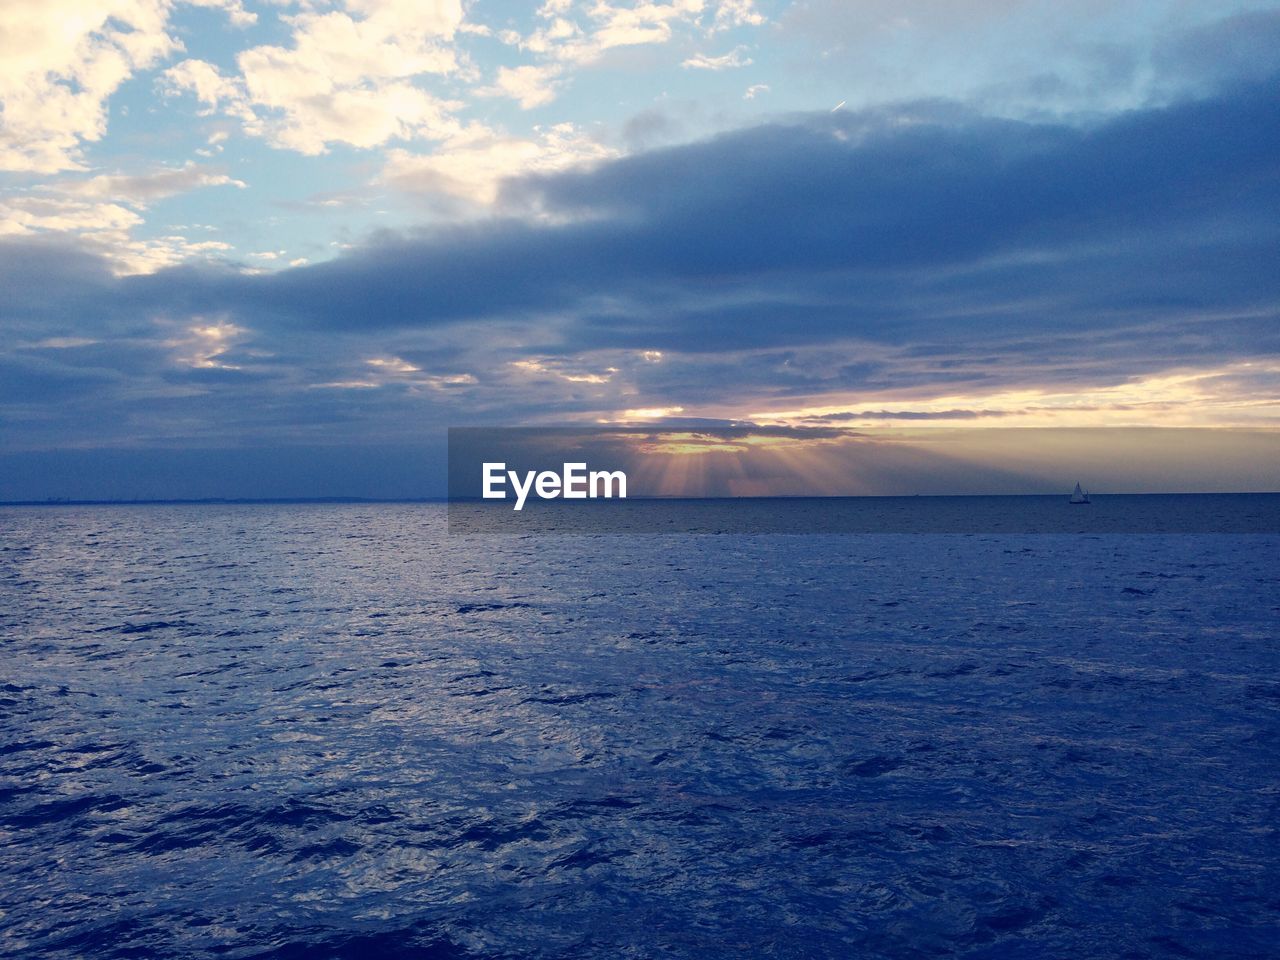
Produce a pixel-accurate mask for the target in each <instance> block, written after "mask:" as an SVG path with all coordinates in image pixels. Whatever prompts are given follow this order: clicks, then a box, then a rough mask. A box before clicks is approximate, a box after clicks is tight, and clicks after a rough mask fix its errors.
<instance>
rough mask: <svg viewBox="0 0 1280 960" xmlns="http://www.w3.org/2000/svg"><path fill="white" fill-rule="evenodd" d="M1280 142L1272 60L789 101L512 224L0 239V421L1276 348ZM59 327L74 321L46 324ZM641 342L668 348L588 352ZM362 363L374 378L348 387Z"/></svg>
mask: <svg viewBox="0 0 1280 960" xmlns="http://www.w3.org/2000/svg"><path fill="white" fill-rule="evenodd" d="M1269 22H1270V21H1268V23H1269ZM1246 26H1247V24H1246V25H1245V26H1239V25H1237V26H1235V27H1232V28H1231V30H1234V31H1236V32H1235V33H1231V36H1232V37H1237V39H1238V34H1239V33H1240V32H1241V31H1244V30H1245V28H1246ZM1221 29H1222V30H1223V31H1227V32H1228V33H1230V32H1231V31H1230V30H1228V28H1227V27H1225V26H1224V27H1222V28H1221ZM1221 42H1222V43H1226V42H1228V40H1225V39H1224V40H1221ZM1230 42H1235V41H1234V40H1232V41H1230ZM1163 55H1164V56H1166V57H1167V58H1169V61H1170V62H1171V63H1172V62H1187V63H1189V64H1190V63H1192V61H1193V60H1194V56H1193V53H1191V52H1188V51H1186V50H1183V51H1177V50H1172V49H1171V50H1170V51H1168V52H1166V53H1165V54H1163ZM1258 56H1259V57H1261V56H1263V54H1261V53H1259V54H1258ZM1179 58H1180V59H1179ZM1278 157H1280V83H1276V82H1275V78H1274V76H1273V77H1272V78H1271V79H1269V80H1267V81H1265V82H1260V83H1255V84H1252V85H1242V86H1237V87H1234V88H1232V89H1229V90H1227V91H1225V92H1221V93H1219V94H1218V95H1216V96H1214V97H1212V98H1206V99H1202V100H1198V101H1195V102H1184V103H1179V104H1175V105H1172V106H1168V107H1162V108H1153V109H1146V110H1136V111H1133V112H1130V113H1127V114H1122V115H1120V116H1117V117H1115V118H1112V119H1110V120H1108V121H1106V122H1104V123H1099V124H1096V125H1092V126H1069V125H1062V124H1036V123H1029V122H1015V121H1010V120H996V119H991V118H987V117H982V116H979V115H976V114H974V113H972V112H969V111H967V110H965V109H962V108H960V107H957V106H954V105H945V104H917V105H913V106H905V107H900V108H894V109H887V108H886V109H882V110H876V111H869V112H861V113H846V112H841V113H836V114H825V113H824V114H821V115H804V116H796V117H791V118H788V119H785V120H779V121H778V122H775V123H772V124H768V125H764V126H759V127H753V128H750V129H746V130H741V131H738V132H735V133H731V134H726V135H723V136H720V137H717V138H714V139H712V140H708V141H705V142H702V143H695V144H689V145H685V146H681V147H674V148H668V149H663V150H655V151H651V152H648V153H644V154H640V155H636V156H632V157H628V158H624V159H621V160H617V161H614V162H610V163H607V164H603V165H600V166H598V167H596V168H594V169H591V170H580V171H573V172H566V173H559V174H552V175H546V176H537V177H527V178H524V179H521V180H517V181H513V182H510V183H508V184H507V187H506V191H505V194H504V201H503V202H504V204H505V209H506V210H507V211H508V214H509V215H508V216H506V217H505V218H502V219H492V220H485V221H480V222H475V223H471V224H467V225H460V226H453V227H449V228H441V229H436V230H432V231H427V232H420V233H417V234H412V235H403V234H383V235H379V236H376V237H374V238H372V239H371V240H370V241H369V242H368V243H366V244H365V245H364V246H362V247H361V248H359V249H356V250H354V251H351V252H350V253H348V254H346V255H344V256H342V257H340V258H338V259H336V260H334V261H331V262H328V263H324V264H319V265H315V266H309V267H301V268H296V269H291V270H286V271H282V272H280V273H275V274H251V273H246V272H241V271H238V270H236V269H233V268H231V267H226V266H223V267H217V266H184V267H178V268H172V269H168V270H163V271H160V272H158V273H155V274H152V275H149V276H137V277H128V278H114V277H112V276H111V274H110V272H109V270H108V269H107V267H106V264H105V263H104V261H102V260H101V259H99V258H98V257H95V256H93V255H92V254H89V253H86V252H84V251H82V250H81V251H77V250H74V249H68V248H66V247H62V246H58V245H55V244H53V243H48V242H46V243H32V242H29V241H26V240H13V239H11V240H9V241H7V242H6V243H4V244H0V322H2V323H3V325H4V333H5V340H4V343H3V344H0V362H2V363H3V370H0V377H2V378H3V379H4V387H5V389H4V394H3V397H2V398H0V402H2V403H3V404H5V406H4V407H2V408H0V416H2V417H3V419H4V424H3V428H4V430H5V432H6V434H7V435H8V436H9V437H10V441H9V442H10V443H11V444H13V445H14V447H15V448H16V447H17V446H19V445H22V444H32V445H38V446H46V447H56V446H58V445H59V443H60V442H62V441H70V440H72V439H74V440H75V442H77V443H92V442H95V441H98V440H102V439H103V438H104V437H106V436H111V437H112V438H114V439H116V440H120V441H124V440H130V439H132V440H134V441H137V442H151V441H153V440H156V439H157V438H163V439H164V440H165V442H186V441H185V440H183V438H188V439H189V438H191V437H201V438H207V439H209V440H210V442H212V441H215V440H216V441H217V442H219V443H222V442H226V443H233V442H237V441H238V440H240V439H243V438H245V437H256V438H259V439H262V438H268V439H272V440H279V441H280V442H298V441H299V438H323V439H324V440H325V441H326V442H328V441H330V440H334V441H335V442H337V441H342V442H347V441H351V440H363V439H369V438H378V439H387V438H388V437H399V436H401V435H402V434H404V433H408V432H410V431H413V430H416V431H419V432H421V431H422V430H426V429H429V428H431V427H432V426H434V427H436V428H438V427H439V426H441V425H442V424H443V423H444V422H446V421H447V420H448V419H449V416H450V415H449V414H447V413H442V412H440V410H441V409H443V405H447V404H449V403H452V402H455V401H454V399H453V398H454V396H456V395H457V396H462V397H464V398H465V407H466V410H467V411H468V413H469V415H472V416H475V417H477V418H479V419H485V418H488V419H487V422H503V421H505V422H511V421H513V420H519V419H521V418H523V417H526V416H529V415H544V416H546V415H554V414H566V413H572V412H590V411H594V410H600V409H602V403H603V404H605V405H606V406H605V407H603V409H607V408H609V406H608V405H611V406H612V409H615V410H621V409H623V408H640V407H668V406H679V405H685V406H686V407H687V408H689V409H691V410H692V409H693V408H694V407H695V406H696V405H698V404H714V403H717V402H723V401H725V400H726V399H734V398H736V397H739V396H743V395H746V394H751V395H754V396H761V395H768V396H772V397H783V396H803V395H816V394H818V393H820V392H822V391H824V390H857V389H890V388H893V389H901V388H919V389H920V390H925V389H928V388H929V387H930V386H932V387H934V388H943V387H944V385H952V384H954V385H957V387H960V386H969V387H972V386H974V385H982V386H984V387H990V388H992V389H998V388H1000V387H1002V386H1009V385H1020V386H1028V385H1029V386H1037V385H1046V384H1073V383H1075V384H1098V383H1119V382H1123V381H1125V380H1127V379H1132V378H1134V377H1138V376H1142V375H1145V374H1150V373H1153V372H1159V371H1161V370H1166V369H1170V368H1174V367H1177V366H1179V365H1186V364H1191V363H1195V364H1213V363H1220V362H1226V361H1231V360H1239V359H1247V358H1250V357H1258V356H1275V355H1277V354H1280V324H1278V323H1277V322H1276V321H1277V319H1280V316H1278V314H1280V271H1278V270H1276V253H1277V250H1278V249H1280V161H1278V159H1277V158H1278ZM197 317H198V318H203V319H201V320H200V321H199V322H201V323H209V322H213V321H218V322H222V321H224V320H225V322H227V323H228V324H232V325H234V326H235V327H236V328H237V330H238V331H240V332H238V333H237V334H236V335H235V336H233V337H230V338H228V343H227V344H226V345H225V351H224V352H223V353H220V354H219V355H218V356H217V359H216V362H214V363H211V364H206V365H204V366H201V365H200V364H198V363H197V364H194V365H192V364H191V363H190V362H189V361H190V358H191V356H195V354H193V353H192V350H194V349H195V348H194V347H189V346H183V337H185V336H189V331H188V332H184V331H186V328H187V327H189V326H190V325H191V324H192V323H195V322H197V321H196V320H195V319H194V318H197ZM59 338H62V339H68V338H70V339H75V338H83V339H87V340H94V341H97V342H96V343H95V344H92V345H87V346H84V347H77V348H72V349H46V348H44V347H41V346H39V345H40V344H42V343H45V342H46V341H49V340H50V339H59ZM644 350H661V351H663V352H664V354H665V357H664V359H663V360H662V362H661V363H652V364H646V363H642V362H640V361H638V360H637V361H634V362H630V361H628V360H626V359H621V358H619V357H616V356H614V355H613V354H610V351H613V352H614V353H615V354H618V353H624V352H626V351H633V352H634V351H644ZM532 355H537V356H541V357H543V358H548V359H546V360H545V361H544V362H543V367H544V369H545V371H547V372H545V373H544V374H542V375H541V376H540V377H539V378H537V379H536V381H535V379H534V378H529V379H527V380H520V379H519V377H518V376H517V375H516V374H513V373H512V368H511V366H510V363H511V361H513V360H517V359H521V358H525V357H529V356H532ZM377 356H393V357H399V358H401V359H402V360H404V361H406V362H407V363H408V364H410V365H411V366H413V367H416V368H419V369H420V370H421V371H422V374H421V377H420V378H418V379H416V380H415V379H414V378H413V377H412V376H409V375H406V376H405V377H403V378H401V379H396V378H395V377H394V376H393V375H391V374H386V373H383V372H379V371H378V370H374V369H372V368H370V367H368V366H367V365H366V364H367V363H368V359H369V358H370V357H377ZM633 356H634V354H633ZM184 357H186V358H187V360H188V363H187V365H186V366H185V367H184V365H183V359H184ZM557 357H559V358H564V364H563V365H561V366H556V364H555V363H553V362H552V360H553V359H554V358H557ZM628 364H630V365H628ZM615 367H616V368H619V370H620V372H616V373H615V374H611V376H614V380H612V381H609V382H610V384H622V383H623V381H625V383H626V384H628V385H630V386H632V387H634V390H632V392H631V393H624V392H623V391H622V390H621V388H620V387H619V389H618V391H617V392H616V393H615V394H612V395H609V396H608V397H607V398H606V399H605V400H603V401H602V400H601V399H600V397H601V395H602V394H601V391H602V390H607V389H609V387H599V388H597V387H596V386H594V385H591V384H589V383H584V382H582V381H581V380H578V381H573V380H571V378H570V377H568V376H564V375H563V374H564V371H566V370H567V371H570V372H571V373H572V374H573V375H575V376H577V375H579V374H580V373H582V372H587V373H590V372H591V371H606V370H610V369H613V368H615ZM450 375H452V376H455V377H456V376H461V375H468V376H472V375H473V376H474V381H472V380H466V381H465V382H457V381H448V380H447V379H446V378H447V377H448V376H450ZM432 376H436V377H438V378H440V382H439V383H436V384H435V385H433V384H432V381H431V380H430V378H431V377H432ZM379 377H381V378H382V379H381V380H378V378H379ZM367 378H373V379H374V380H378V382H379V383H380V385H379V386H376V387H374V388H370V389H344V388H342V386H341V385H342V384H343V383H349V382H352V381H360V380H364V379H367ZM604 379H606V380H608V378H607V377H606V378H604ZM916 395H922V394H916ZM875 402H876V403H879V402H880V401H875ZM890 402H893V403H895V404H896V403H898V402H899V401H896V400H895V401H890ZM902 402H904V403H909V401H902ZM453 409H455V410H456V409H460V408H453ZM871 409H873V410H874V409H875V408H871ZM885 409H889V408H888V407H886V408H885ZM895 409H896V408H895ZM903 409H909V407H904V408H903ZM432 411H435V412H434V413H432ZM958 415H959V412H957V416H958ZM974 415H975V416H981V415H982V412H981V411H977V412H976V413H975V414H974ZM930 416H932V417H935V418H936V417H939V416H941V415H939V414H930ZM19 441H20V442H19Z"/></svg>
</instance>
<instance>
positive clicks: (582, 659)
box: [0, 498, 1280, 960]
mask: <svg viewBox="0 0 1280 960" xmlns="http://www.w3.org/2000/svg"><path fill="white" fill-rule="evenodd" d="M930 499H931V498H930ZM1063 499H1065V498H1063ZM1099 502H1101V498H1100V499H1099ZM1210 506H1211V507H1212V508H1213V509H1214V510H1218V511H1224V510H1225V511H1227V512H1228V513H1229V512H1230V511H1231V509H1234V508H1232V507H1231V506H1230V505H1229V504H1228V505H1227V506H1223V504H1222V502H1220V501H1215V503H1214V504H1211V505H1210ZM1256 506H1257V504H1256V503H1253V504H1252V505H1250V506H1247V507H1244V506H1241V507H1239V509H1255V508H1256ZM811 507H812V505H809V506H808V507H804V509H811ZM668 509H671V507H670V505H668ZM787 509H801V507H794V508H793V507H788V505H786V504H785V503H783V504H774V505H771V506H770V507H768V511H769V512H770V513H776V512H777V511H786V510H787ZM895 509H896V508H895ZM914 509H918V510H929V509H934V508H933V507H931V506H930V505H929V504H927V503H926V504H921V505H919V506H917V507H915V508H914ZM939 509H941V508H939ZM945 509H947V510H950V511H952V512H954V511H955V509H956V505H955V504H950V505H947V506H946V507H945ZM1064 509H1065V507H1064ZM1072 509H1078V508H1072ZM1080 509H1088V508H1080ZM448 519H449V518H448V511H447V508H446V507H445V506H444V505H442V504H428V503H422V504H335V503H330V504H305V503H304V504H185V505H155V504H153V505H113V506H70V505H68V506H48V507H8V508H0V645H2V646H0V649H2V651H3V655H2V656H0V956H4V957H12V958H26V957H42V958H43V957H50V958H199V960H203V958H210V960H212V958H222V960H246V958H259V960H304V958H305V960H328V958H350V960H376V958H409V960H414V958H437V960H444V958H467V960H488V958H493V960H497V958H548V960H549V958H566V960H569V958H574V960H578V958H583V960H591V958H610V960H613V958H694V957H696V958H699V960H715V958H729V957H734V958H740V957H778V958H826V957H832V958H846V957H847V958H881V957H884V958H904V957H968V958H1015V960H1016V958H1085V957H1087V958H1111V957H1115V958H1164V957H1212V958H1234V957H1257V958H1262V957H1275V956H1277V954H1278V952H1280V948H1278V947H1277V944H1280V636H1278V634H1280V534H1278V533H1276V532H1275V530H1274V529H1270V530H1267V529H1261V530H1259V531H1257V532H1240V530H1241V529H1244V530H1247V529H1248V524H1247V523H1243V524H1236V525H1235V526H1232V527H1230V529H1232V530H1235V531H1236V532H1228V533H1143V532H1090V533H1043V532H1016V530H1015V531H1014V532H1009V531H996V532H967V533H963V532H950V533H948V532H923V533H839V534H822V533H813V532H807V533H804V534H794V533H792V534H788V533H731V534H726V535H721V536H715V535H699V534H690V533H668V534H664V535H626V534H575V535H567V534H566V535H560V534H554V533H550V534H547V533H537V532H529V533H520V534H517V535H505V536H503V535H485V534H467V533H460V532H458V531H457V530H455V531H453V532H450V528H449V522H448ZM926 526H927V525H926ZM1225 528H1226V527H1224V529H1225Z"/></svg>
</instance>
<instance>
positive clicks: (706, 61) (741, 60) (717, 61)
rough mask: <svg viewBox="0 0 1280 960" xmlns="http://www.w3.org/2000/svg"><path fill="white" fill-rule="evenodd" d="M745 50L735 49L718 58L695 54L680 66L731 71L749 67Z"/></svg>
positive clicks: (744, 48) (741, 48) (743, 48)
mask: <svg viewBox="0 0 1280 960" xmlns="http://www.w3.org/2000/svg"><path fill="white" fill-rule="evenodd" d="M746 49H747V48H746V47H735V48H734V49H732V50H730V51H729V52H728V53H725V54H721V55H720V56H718V57H709V56H707V55H705V54H702V53H695V54H694V55H693V56H692V57H689V58H688V59H687V60H685V61H684V62H683V63H682V64H681V66H683V67H693V68H694V69H696V70H733V69H736V68H738V67H749V66H751V62H752V61H751V58H750V57H747V56H744V51H745V50H746ZM753 89H754V88H753ZM748 99H750V98H748Z"/></svg>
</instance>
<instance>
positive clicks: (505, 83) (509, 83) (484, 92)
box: [476, 63, 563, 110]
mask: <svg viewBox="0 0 1280 960" xmlns="http://www.w3.org/2000/svg"><path fill="white" fill-rule="evenodd" d="M562 72H563V68H562V67H561V66H560V65H559V64H554V63H553V64H545V65H542V66H534V65H530V64H526V65H525V66H521V67H499V68H498V73H497V76H496V77H495V79H494V81H493V85H492V86H488V87H481V88H480V89H479V90H477V91H476V93H477V94H479V95H480V96H482V97H510V98H511V99H512V100H515V101H517V102H518V103H519V104H520V107H521V109H524V110H532V109H533V108H535V107H541V106H545V105H546V104H548V103H550V102H551V101H552V100H554V99H555V98H556V92H557V88H558V85H559V84H558V80H559V78H560V75H561V73H562Z"/></svg>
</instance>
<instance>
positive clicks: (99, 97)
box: [0, 0, 181, 173]
mask: <svg viewBox="0 0 1280 960" xmlns="http://www.w3.org/2000/svg"><path fill="white" fill-rule="evenodd" d="M169 8H170V4H169V2H168V0H41V2H39V3H24V2H10V3H6V4H5V8H4V14H3V17H0V103H3V105H4V110H3V113H2V114H0V169H3V170H15V171H27V172H34V173H51V172H56V171H59V170H69V169H76V168H79V167H81V166H82V165H83V164H82V159H81V156H80V147H81V144H82V143H83V142H84V141H91V140H98V139H100V138H101V137H102V136H103V134H104V133H106V129H107V111H106V105H107V98H108V97H110V96H111V94H112V93H113V92H115V90H116V88H117V87H119V86H120V84H121V83H123V82H124V81H125V80H126V79H128V78H129V76H131V75H132V74H133V72H134V71H135V70H139V69H142V68H145V67H149V66H152V65H153V64H155V63H157V62H158V61H159V60H160V59H161V58H163V57H165V56H167V55H169V54H170V53H172V52H174V51H175V50H178V49H180V47H181V45H180V44H179V42H178V41H177V40H175V39H174V38H173V37H171V36H169V34H168V33H167V32H166V23H167V20H168V15H169Z"/></svg>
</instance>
